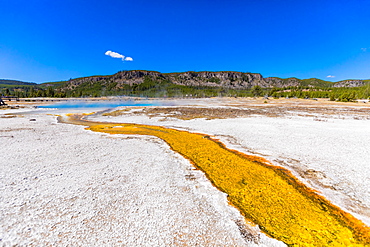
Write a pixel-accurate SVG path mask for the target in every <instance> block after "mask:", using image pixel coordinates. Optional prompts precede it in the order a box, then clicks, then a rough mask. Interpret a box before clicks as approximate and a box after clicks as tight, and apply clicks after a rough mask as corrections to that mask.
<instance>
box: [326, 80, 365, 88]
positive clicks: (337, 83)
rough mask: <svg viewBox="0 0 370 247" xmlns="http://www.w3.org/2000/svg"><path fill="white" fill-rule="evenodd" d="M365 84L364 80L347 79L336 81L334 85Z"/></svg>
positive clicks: (350, 85) (357, 85) (358, 85)
mask: <svg viewBox="0 0 370 247" xmlns="http://www.w3.org/2000/svg"><path fill="white" fill-rule="evenodd" d="M363 85H365V81H363V80H345V81H339V82H336V83H335V84H334V85H333V87H360V86H363Z"/></svg>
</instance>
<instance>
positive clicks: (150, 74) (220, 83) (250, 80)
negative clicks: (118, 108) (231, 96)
mask: <svg viewBox="0 0 370 247" xmlns="http://www.w3.org/2000/svg"><path fill="white" fill-rule="evenodd" d="M145 80H147V81H148V80H150V81H157V82H164V81H166V82H167V83H170V84H175V85H181V86H193V87H194V86H195V87H216V88H228V89H250V88H252V87H253V86H260V87H262V88H273V87H279V88H282V87H297V86H308V87H331V86H333V85H334V83H332V82H329V81H324V80H320V79H316V78H312V79H304V80H300V79H297V78H287V79H281V78H278V77H267V78H263V77H262V75H261V74H258V73H243V72H234V71H220V72H210V71H202V72H193V71H188V72H181V73H160V72H156V71H145V70H131V71H120V72H118V73H116V74H114V75H108V76H91V77H83V78H77V79H73V80H69V81H67V82H66V83H65V85H64V87H65V88H66V89H75V88H78V87H80V86H85V85H87V84H89V85H94V84H96V83H98V84H100V85H102V86H113V84H114V87H115V88H117V89H118V88H121V87H124V86H125V85H129V86H133V85H140V84H142V83H144V81H145ZM62 87H63V86H62Z"/></svg>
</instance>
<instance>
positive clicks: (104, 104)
mask: <svg viewBox="0 0 370 247" xmlns="http://www.w3.org/2000/svg"><path fill="white" fill-rule="evenodd" d="M161 105H167V104H164V102H159V101H152V100H145V101H144V100H143V101H141V100H140V101H133V100H123V101H81V100H76V101H65V102H60V103H56V104H52V105H42V106H38V108H41V109H43V108H46V109H54V108H56V109H76V108H79V109H81V108H84V109H86V108H115V107H119V106H161Z"/></svg>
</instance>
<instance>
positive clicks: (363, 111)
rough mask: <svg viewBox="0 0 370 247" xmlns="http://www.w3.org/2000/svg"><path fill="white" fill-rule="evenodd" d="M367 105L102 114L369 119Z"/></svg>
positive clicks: (275, 105) (149, 109)
mask: <svg viewBox="0 0 370 247" xmlns="http://www.w3.org/2000/svg"><path fill="white" fill-rule="evenodd" d="M369 110H370V107H368V106H367V107H364V106H362V107H351V106H347V105H342V106H331V105H325V104H324V105H313V106H312V105H306V104H302V103H300V104H298V103H297V104H296V105H294V104H292V103H291V104H285V105H284V104H281V103H271V104H268V105H266V104H264V105H243V104H234V105H233V107H232V108H230V107H228V108H225V107H182V106H176V107H145V108H142V107H128V108H124V109H121V110H115V111H112V112H107V113H104V114H103V115H104V116H120V115H146V116H149V117H163V118H164V120H166V119H171V118H177V119H181V120H189V119H196V118H205V119H225V118H239V117H250V116H256V115H260V116H268V117H284V116H302V117H315V118H316V119H314V120H315V121H325V120H323V119H320V118H317V117H324V118H325V117H328V116H332V115H337V116H340V117H348V118H353V119H370V118H369Z"/></svg>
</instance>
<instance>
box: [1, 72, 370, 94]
mask: <svg viewBox="0 0 370 247" xmlns="http://www.w3.org/2000/svg"><path fill="white" fill-rule="evenodd" d="M369 83H370V80H343V81H339V82H335V83H333V82H330V81H325V80H320V79H317V78H310V79H298V78H295V77H291V78H284V79H282V78H278V77H266V78H264V77H263V76H262V75H261V74H259V73H249V72H246V73H244V72H235V71H219V72H212V71H201V72H194V71H187V72H179V73H160V72H157V71H146V70H130V71H120V72H118V73H116V74H113V75H97V76H89V77H82V78H76V79H70V80H68V81H59V82H45V83H42V84H36V83H29V82H21V81H16V80H0V90H1V93H2V94H3V95H16V96H17V97H98V96H115V95H126V96H143V97H214V96H218V97H224V96H228V97H251V96H263V95H270V96H272V97H298V98H331V99H333V100H340V101H351V100H353V99H355V98H363V99H364V98H368V97H369V96H370V84H369Z"/></svg>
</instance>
